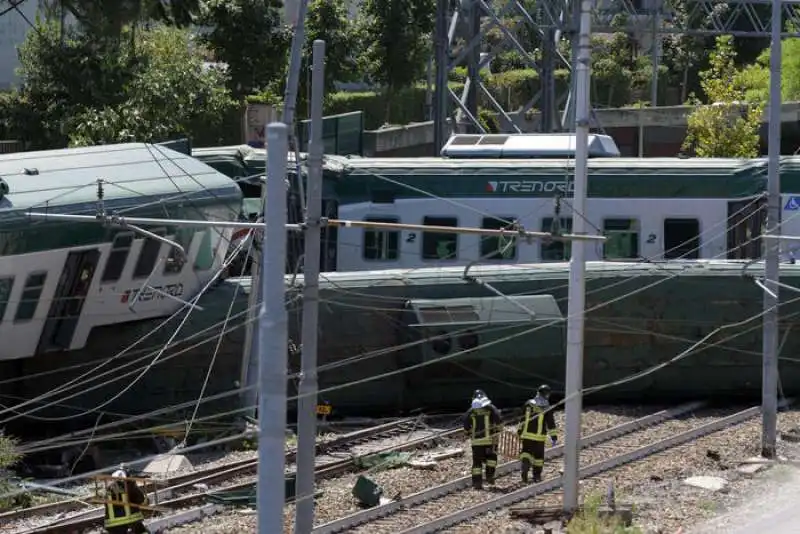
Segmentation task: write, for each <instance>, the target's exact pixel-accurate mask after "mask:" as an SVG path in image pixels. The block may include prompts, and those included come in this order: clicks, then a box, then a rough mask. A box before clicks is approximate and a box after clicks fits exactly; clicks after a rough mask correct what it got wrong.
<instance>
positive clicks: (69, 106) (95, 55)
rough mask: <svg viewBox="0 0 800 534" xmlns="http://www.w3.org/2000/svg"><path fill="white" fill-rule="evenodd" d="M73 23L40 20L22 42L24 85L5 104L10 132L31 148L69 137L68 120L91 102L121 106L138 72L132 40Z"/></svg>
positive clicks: (63, 141) (60, 143) (62, 142)
mask: <svg viewBox="0 0 800 534" xmlns="http://www.w3.org/2000/svg"><path fill="white" fill-rule="evenodd" d="M113 41H114V40H113V39H106V38H102V37H98V36H97V35H94V34H91V33H87V32H85V31H83V30H82V29H79V28H71V27H67V28H66V29H65V30H64V33H63V35H62V33H61V26H60V24H59V23H58V22H55V21H44V22H40V23H38V24H37V26H36V31H32V32H28V35H27V37H26V39H25V42H24V43H23V44H22V45H21V46H20V47H19V59H20V67H19V69H18V74H19V77H20V81H21V88H20V90H19V92H18V93H12V94H11V95H9V96H8V98H6V99H5V100H4V101H3V102H2V104H3V106H2V116H3V122H4V123H5V127H6V132H5V133H6V135H8V136H13V137H15V138H17V139H21V140H24V141H28V142H29V143H30V146H31V148H42V149H43V148H53V147H59V146H64V145H66V143H67V136H66V133H65V132H66V120H67V118H68V117H72V116H74V115H75V114H77V113H80V112H81V111H82V110H83V109H85V108H87V107H94V106H96V107H100V108H102V107H104V106H115V105H117V104H119V103H121V102H122V101H124V100H125V98H126V96H125V87H126V86H127V85H128V84H129V83H130V82H132V81H133V79H134V77H135V76H136V74H135V70H136V66H137V63H138V61H139V60H138V59H137V57H135V56H133V55H131V54H130V53H129V52H130V50H129V47H128V46H118V43H117V42H113Z"/></svg>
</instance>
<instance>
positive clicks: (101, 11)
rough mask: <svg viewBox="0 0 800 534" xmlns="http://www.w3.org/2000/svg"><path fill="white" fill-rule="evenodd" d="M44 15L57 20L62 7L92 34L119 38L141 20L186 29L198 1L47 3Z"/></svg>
mask: <svg viewBox="0 0 800 534" xmlns="http://www.w3.org/2000/svg"><path fill="white" fill-rule="evenodd" d="M44 4H45V5H44V8H45V13H46V14H47V16H49V17H51V18H53V19H55V18H58V17H59V16H60V11H61V9H62V8H63V9H64V10H65V11H66V12H67V13H69V14H71V15H72V16H73V17H75V20H77V21H78V22H79V23H80V25H81V26H82V29H83V30H84V31H87V32H88V33H91V34H92V35H105V36H107V37H114V38H119V37H121V36H122V34H123V29H124V28H125V27H126V26H131V25H134V24H136V23H138V22H142V21H155V22H163V23H166V24H169V25H172V26H178V27H184V26H188V25H190V24H191V23H192V22H193V19H194V16H195V15H196V14H197V12H198V11H199V8H200V6H199V0H170V1H169V2H164V1H163V0H114V1H113V2H109V1H108V0H45V2H44Z"/></svg>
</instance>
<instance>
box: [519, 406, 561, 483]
mask: <svg viewBox="0 0 800 534" xmlns="http://www.w3.org/2000/svg"><path fill="white" fill-rule="evenodd" d="M549 407H550V403H549V402H548V401H547V400H546V399H545V397H543V396H541V395H537V396H536V397H535V398H533V399H531V400H529V401H528V402H526V403H525V419H524V420H523V422H522V425H521V426H520V428H519V430H518V434H519V436H520V438H521V440H522V451H521V453H520V455H519V459H520V461H521V462H522V481H523V482H528V471H530V468H531V464H533V481H534V482H539V481H541V480H542V470H543V469H544V447H545V441H546V439H547V436H550V440H551V441H552V443H553V445H555V444H556V441H557V436H558V433H557V430H556V422H555V419H554V417H553V412H552V411H550V410H548V408H549Z"/></svg>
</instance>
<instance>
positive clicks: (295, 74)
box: [242, 0, 308, 407]
mask: <svg viewBox="0 0 800 534" xmlns="http://www.w3.org/2000/svg"><path fill="white" fill-rule="evenodd" d="M307 12H308V0H300V2H299V3H298V5H297V21H296V23H295V27H294V34H293V35H292V51H291V55H290V56H289V76H288V78H287V80H286V91H285V92H284V95H283V113H282V114H281V121H282V122H283V123H284V124H285V125H286V126H288V128H289V130H288V136H289V138H292V137H293V136H294V134H293V132H294V111H295V109H296V107H297V88H298V86H299V85H300V71H301V70H302V66H303V45H304V44H305V39H306V37H305V21H306V13H307ZM267 156H269V154H267ZM287 158H288V152H287ZM268 165H269V164H268ZM298 179H302V178H300V177H298ZM264 195H265V193H264V192H263V191H262V194H261V202H262V205H263V203H264ZM261 271H262V265H261V264H260V262H254V263H253V270H252V281H253V287H260V286H261ZM248 309H249V310H251V312H252V311H254V310H258V309H261V293H260V292H259V291H251V292H250V297H249V299H248ZM259 346H260V342H259V333H258V328H255V326H254V325H253V322H252V321H250V322H248V323H247V326H245V340H244V355H243V365H242V383H243V384H244V385H245V386H246V389H245V394H244V395H243V400H242V403H243V405H244V407H248V406H253V405H254V404H255V388H252V387H248V386H252V385H254V383H255V380H254V376H255V373H254V372H253V371H254V368H255V364H256V362H257V361H258V347H259Z"/></svg>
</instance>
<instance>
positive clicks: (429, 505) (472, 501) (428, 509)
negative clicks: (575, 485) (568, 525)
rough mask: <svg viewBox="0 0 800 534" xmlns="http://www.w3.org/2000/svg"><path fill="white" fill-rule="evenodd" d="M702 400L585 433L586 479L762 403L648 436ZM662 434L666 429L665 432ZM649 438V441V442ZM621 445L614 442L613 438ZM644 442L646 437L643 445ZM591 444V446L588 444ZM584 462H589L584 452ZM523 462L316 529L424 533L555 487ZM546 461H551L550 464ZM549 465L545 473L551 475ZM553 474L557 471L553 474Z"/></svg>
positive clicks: (320, 533)
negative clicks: (486, 484)
mask: <svg viewBox="0 0 800 534" xmlns="http://www.w3.org/2000/svg"><path fill="white" fill-rule="evenodd" d="M703 406H704V404H703V403H690V404H685V405H681V406H678V407H676V408H672V409H668V410H663V411H661V412H658V413H655V414H652V415H648V416H646V417H642V418H640V419H637V420H635V421H631V422H628V423H624V424H621V425H618V426H616V427H613V428H610V429H607V430H603V431H601V432H596V433H594V434H591V435H589V436H586V437H584V438H583V440H582V443H581V448H582V449H587V450H586V451H585V452H582V454H581V456H582V457H583V456H585V455H586V454H588V455H589V460H590V461H589V463H590V465H589V466H587V467H585V468H583V469H581V471H580V476H581V478H582V479H585V478H590V477H593V476H597V475H599V474H601V473H603V472H605V471H609V470H611V469H614V468H616V467H619V466H622V465H625V464H628V463H631V462H634V461H637V460H641V459H643V458H646V457H648V456H651V455H654V454H657V453H659V452H662V451H665V450H667V449H670V448H672V447H676V446H678V445H682V444H684V443H687V442H689V441H692V440H695V439H698V438H700V437H703V436H706V435H709V434H712V433H715V432H718V431H721V430H724V429H725V428H728V427H730V426H732V425H737V424H741V423H744V422H745V421H747V420H748V419H750V418H752V417H755V416H757V415H758V414H759V413H760V407H754V408H749V409H747V410H743V411H741V412H738V413H735V414H733V415H730V416H727V417H724V418H720V419H718V420H715V421H712V422H710V423H705V424H703V423H700V422H694V421H692V422H690V423H689V424H690V426H691V427H692V428H690V429H688V430H686V431H683V432H679V433H677V434H675V433H674V431H672V430H671V429H669V428H665V430H666V433H665V435H668V436H669V437H666V438H664V439H659V438H658V437H656V438H655V439H653V437H648V436H647V435H646V434H645V433H648V434H653V433H655V434H658V433H659V432H658V431H657V430H656V429H655V428H654V427H656V428H657V427H658V426H659V425H665V426H668V425H669V424H670V422H673V421H675V419H676V418H678V417H680V416H681V415H685V414H688V413H690V412H693V411H696V410H698V409H700V408H702V407H703ZM661 437H662V438H663V435H662V436H661ZM648 442H649V443H648ZM615 443H616V444H617V447H614V444H615ZM641 443H647V444H646V445H644V446H640V445H641ZM589 448H593V449H589ZM614 449H616V450H619V449H622V450H625V451H627V452H625V453H623V454H616V455H615V454H613V453H609V451H611V450H614ZM562 454H563V446H558V447H553V448H551V449H549V450H548V451H547V452H546V457H547V459H548V460H553V459H555V458H558V457H560V456H562ZM582 463H584V464H585V463H587V462H586V458H582ZM519 465H520V463H519V462H518V461H511V462H507V463H504V464H502V465H500V466H498V470H497V480H496V487H495V488H494V489H490V490H483V491H475V490H473V489H472V488H471V478H470V477H469V476H466V477H463V478H460V479H456V480H453V481H451V482H448V483H445V484H442V485H440V486H436V487H432V488H429V489H427V490H424V491H421V492H418V493H416V494H413V495H409V496H407V497H405V498H402V499H400V500H398V501H395V502H392V503H389V504H386V505H383V506H378V507H375V508H371V509H369V510H365V511H362V512H358V513H355V514H352V515H349V516H346V517H343V518H341V519H338V520H335V521H331V522H329V523H326V524H323V525H319V526H317V527H316V528H315V529H314V531H313V534H334V533H339V532H348V533H352V534H366V533H370V534H378V533H389V532H391V533H395V534H397V533H399V534H426V533H432V532H439V531H441V530H442V529H445V528H448V527H452V526H454V525H458V524H460V523H463V522H465V521H468V520H470V519H472V518H474V517H477V516H480V515H482V514H485V513H487V512H490V511H493V510H498V509H502V508H505V507H508V506H510V505H513V504H516V503H518V502H521V501H524V500H526V499H530V498H532V497H535V496H537V495H543V494H546V493H549V492H552V491H554V490H557V489H558V488H560V487H561V485H562V478H561V476H560V475H559V474H557V473H556V472H555V470H556V469H555V467H554V466H553V465H549V466H548V467H549V469H547V471H549V472H550V474H551V477H550V478H549V479H547V480H546V481H544V482H542V483H539V484H535V485H530V484H523V483H522V482H521V481H520V480H519V478H518V476H519V475H518V469H519ZM546 465H547V464H546ZM547 471H546V473H545V477H547V476H548V475H547ZM552 475H555V476H552Z"/></svg>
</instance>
